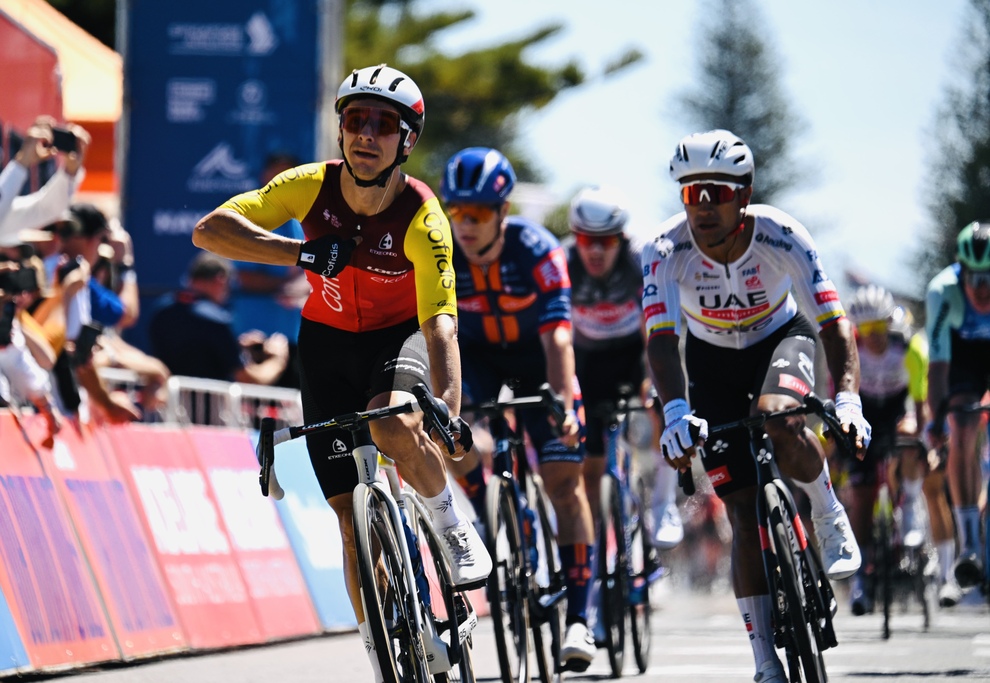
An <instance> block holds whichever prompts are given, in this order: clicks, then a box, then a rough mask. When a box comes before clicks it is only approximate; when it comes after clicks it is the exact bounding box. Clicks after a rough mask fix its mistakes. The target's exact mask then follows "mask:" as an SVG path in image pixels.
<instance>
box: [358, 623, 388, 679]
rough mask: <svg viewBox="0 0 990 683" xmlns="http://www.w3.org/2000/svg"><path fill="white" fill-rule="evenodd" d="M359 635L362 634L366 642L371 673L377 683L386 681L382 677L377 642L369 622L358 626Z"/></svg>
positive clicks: (365, 646) (365, 648)
mask: <svg viewBox="0 0 990 683" xmlns="http://www.w3.org/2000/svg"><path fill="white" fill-rule="evenodd" d="M358 633H360V634H361V640H363V641H364V651H365V652H366V653H367V654H368V659H370V660H371V671H372V672H373V673H374V674H375V681H383V680H385V677H384V676H382V667H381V664H379V663H378V652H377V651H376V650H375V641H374V639H372V637H371V632H370V630H369V629H368V622H367V621H362V622H361V623H360V624H358Z"/></svg>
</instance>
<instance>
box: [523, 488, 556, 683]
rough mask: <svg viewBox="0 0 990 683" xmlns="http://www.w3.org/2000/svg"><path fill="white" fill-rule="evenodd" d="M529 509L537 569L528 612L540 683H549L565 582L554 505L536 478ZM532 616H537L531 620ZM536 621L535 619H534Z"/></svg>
mask: <svg viewBox="0 0 990 683" xmlns="http://www.w3.org/2000/svg"><path fill="white" fill-rule="evenodd" d="M530 484H531V485H530V492H529V494H530V497H529V500H530V501H531V503H530V507H531V508H532V510H533V511H534V512H535V513H536V548H537V551H538V557H539V565H538V566H537V567H533V568H532V569H533V580H534V586H533V591H532V594H531V596H532V598H534V599H535V601H536V606H535V607H534V608H533V609H532V610H531V611H530V619H531V620H532V622H533V651H534V653H535V654H536V666H537V670H538V672H539V676H540V681H541V683H551V682H552V681H553V680H555V676H556V674H557V673H558V671H559V669H560V666H559V665H560V647H561V641H562V637H561V633H562V625H563V622H564V605H563V599H562V598H563V596H564V579H563V574H562V571H561V564H560V550H559V549H558V548H557V529H556V526H557V525H556V522H555V517H554V511H553V505H552V504H551V503H550V499H549V498H548V497H547V494H546V491H545V490H544V489H543V480H542V479H541V478H540V477H539V475H536V474H531V475H530ZM534 612H535V613H536V615H537V616H534ZM537 617H538V618H537Z"/></svg>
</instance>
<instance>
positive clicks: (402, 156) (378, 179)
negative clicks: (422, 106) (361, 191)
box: [338, 130, 409, 187]
mask: <svg viewBox="0 0 990 683" xmlns="http://www.w3.org/2000/svg"><path fill="white" fill-rule="evenodd" d="M408 137H409V131H407V130H403V131H402V137H400V138H399V147H398V149H396V151H395V161H393V162H392V163H391V165H389V167H388V168H386V169H385V170H384V171H382V172H381V173H379V174H378V175H377V176H375V177H374V178H372V179H371V180H363V179H362V178H358V177H357V176H356V175H354V169H352V168H351V163H350V162H349V161H348V160H347V154H346V153H345V152H344V148H343V147H344V146H343V144H342V143H343V135H341V140H340V141H339V143H338V144H339V146H340V148H341V149H340V156H341V157H343V159H344V167H345V168H346V169H347V172H348V173H350V174H351V177H352V178H354V184H355V185H357V186H358V187H385V186H386V185H387V184H388V181H389V178H391V177H392V171H394V170H395V167H396V166H399V165H401V164H402V162H404V161H405V160H406V159H408V158H409V155H408V154H406V153H405V151H404V150H405V145H406V139H407V138H408Z"/></svg>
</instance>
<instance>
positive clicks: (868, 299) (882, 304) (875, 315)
mask: <svg viewBox="0 0 990 683" xmlns="http://www.w3.org/2000/svg"><path fill="white" fill-rule="evenodd" d="M896 308H897V306H896V305H895V304H894V297H893V296H892V295H891V294H890V292H888V291H887V290H886V289H884V288H883V287H878V286H877V285H866V286H865V287H860V288H859V289H857V290H856V292H855V293H854V294H853V298H852V300H851V301H850V302H849V310H848V313H849V318H850V319H851V320H852V321H853V322H854V323H856V324H857V325H859V324H860V323H868V322H874V321H876V320H890V319H891V318H892V316H893V315H894V312H895V310H896Z"/></svg>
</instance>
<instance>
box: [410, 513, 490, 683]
mask: <svg viewBox="0 0 990 683" xmlns="http://www.w3.org/2000/svg"><path fill="white" fill-rule="evenodd" d="M417 517H418V519H419V538H420V539H422V540H421V541H420V542H421V543H422V544H424V545H425V546H426V547H427V548H429V550H430V556H431V557H432V558H433V566H434V569H435V571H436V574H435V576H430V579H429V582H430V588H431V589H433V596H434V599H435V598H436V596H437V595H439V596H441V597H442V598H443V606H444V613H445V615H446V619H445V620H442V621H441V620H438V619H437V618H436V617H435V616H434V611H433V610H430V609H427V608H426V606H425V605H424V606H423V607H424V613H425V617H426V618H429V619H432V620H433V622H434V626H435V628H436V630H437V633H438V635H440V636H441V638H443V636H444V635H445V634H446V638H445V642H446V645H447V656H448V658H449V659H450V660H451V661H453V660H456V664H455V666H454V667H453V668H451V670H450V671H448V672H445V673H438V674H434V676H433V680H434V683H448V682H451V681H459V682H460V683H475V677H474V661H473V659H474V658H473V657H472V653H471V648H472V646H473V638H472V635H471V633H470V631H469V632H468V633H467V634H466V637H464V638H462V637H461V634H460V631H461V629H462V628H464V627H465V624H466V623H467V622H468V621H469V620H471V619H472V618H473V619H474V620H475V621H476V620H477V617H476V616H474V608H473V607H472V605H471V603H470V601H469V600H468V599H467V597H466V596H465V595H464V594H463V593H461V592H459V591H456V590H455V589H454V588H452V586H451V580H450V571H449V569H448V567H447V564H446V563H445V562H444V561H443V555H442V554H441V550H440V541H439V539H438V538H437V536H436V533H435V532H434V530H433V527H432V526H431V525H430V523H429V522H428V521H427V520H426V519H425V518H424V517H421V516H419V515H417Z"/></svg>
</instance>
